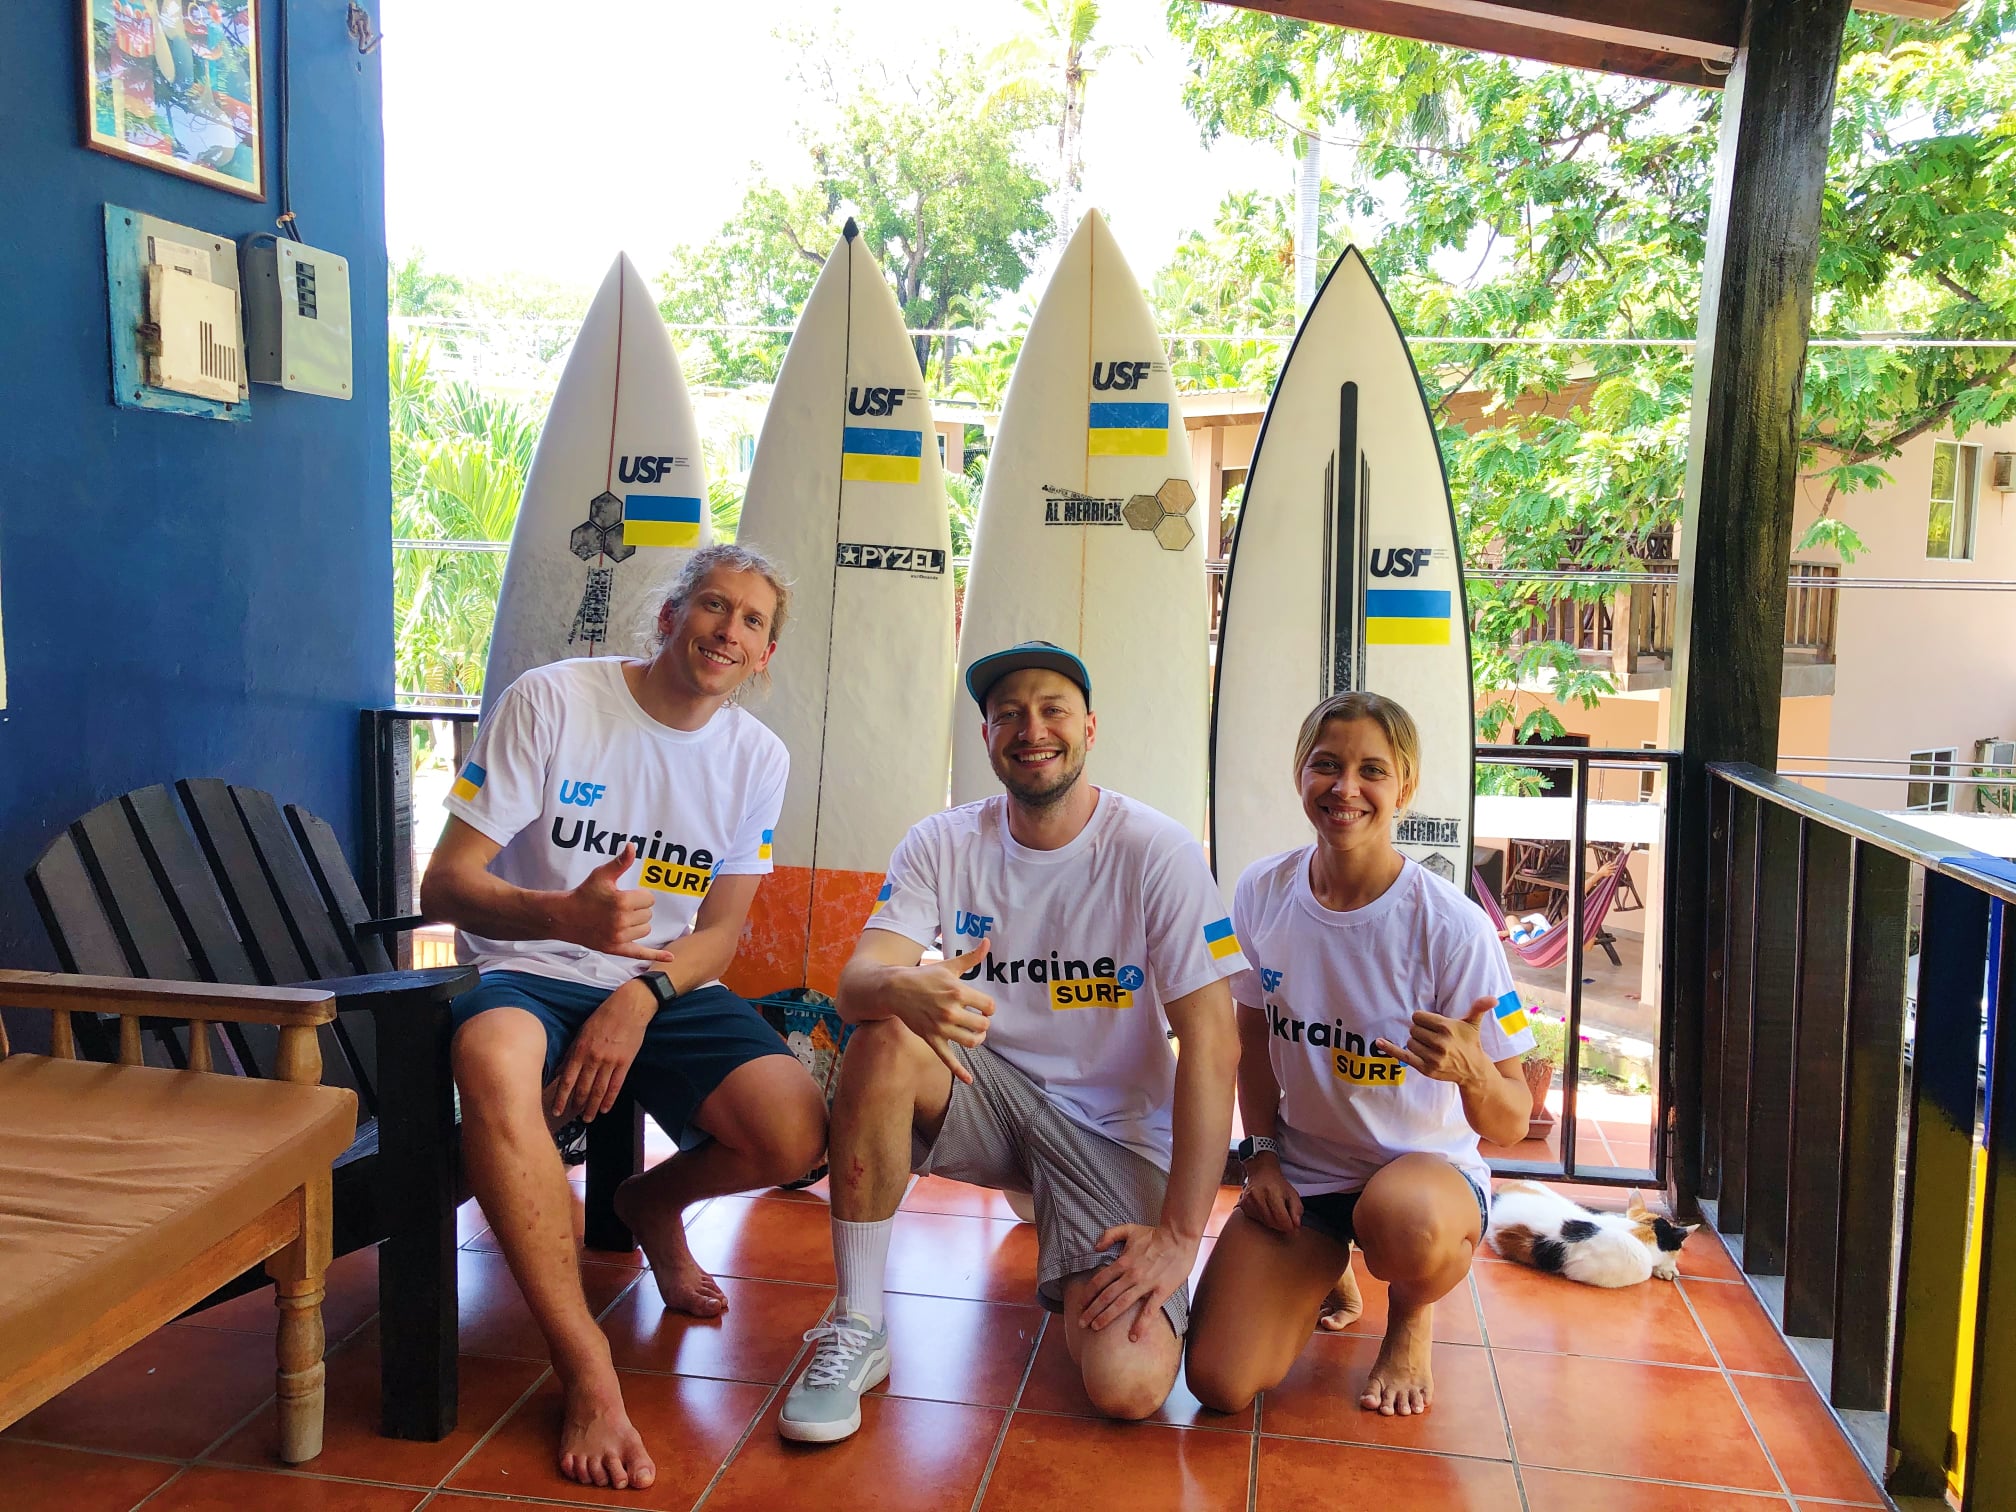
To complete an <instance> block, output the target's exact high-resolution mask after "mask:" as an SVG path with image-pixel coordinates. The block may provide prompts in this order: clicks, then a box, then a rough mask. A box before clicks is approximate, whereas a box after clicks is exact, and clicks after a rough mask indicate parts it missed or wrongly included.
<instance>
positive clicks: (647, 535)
mask: <svg viewBox="0 0 2016 1512" xmlns="http://www.w3.org/2000/svg"><path fill="white" fill-rule="evenodd" d="M700 509H701V503H700V500H698V499H695V498H686V497H683V496H680V495H675V494H625V495H624V496H623V544H624V545H625V546H698V545H699V544H700Z"/></svg>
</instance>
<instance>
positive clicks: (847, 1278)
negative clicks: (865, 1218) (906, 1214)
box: [833, 1217, 896, 1329]
mask: <svg viewBox="0 0 2016 1512" xmlns="http://www.w3.org/2000/svg"><path fill="white" fill-rule="evenodd" d="M895 1228H896V1220H895V1219H894V1218H893V1217H891V1218H884V1219H883V1220H882V1221H881V1222H880V1223H849V1222H847V1221H846V1220H845V1219H844V1218H835V1219H834V1220H833V1264H834V1266H835V1268H836V1269H838V1271H839V1272H840V1295H839V1298H838V1300H837V1301H836V1302H835V1303H834V1306H833V1312H834V1315H835V1316H836V1317H837V1316H839V1315H840V1314H842V1313H854V1314H856V1315H857V1316H859V1317H863V1318H866V1319H867V1320H868V1326H869V1328H871V1329H878V1328H880V1327H881V1326H882V1273H883V1272H884V1271H885V1270H886V1269H888V1265H889V1235H890V1234H891V1233H892V1232H893V1231H894V1230H895Z"/></svg>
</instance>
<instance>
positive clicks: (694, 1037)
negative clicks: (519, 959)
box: [449, 971, 791, 1149]
mask: <svg viewBox="0 0 2016 1512" xmlns="http://www.w3.org/2000/svg"><path fill="white" fill-rule="evenodd" d="M611 990H612V989H610V988H607V987H589V986H585V985H583V984H582V983H580V982H566V981H561V980H560V979H559V978H557V977H546V976H538V975H536V974H534V973H532V972H527V971H486V972H484V973H483V975H482V977H481V978H479V979H478V981H477V983H476V985H475V986H474V987H472V988H470V989H469V990H468V991H467V992H465V993H463V994H462V996H460V997H458V998H457V999H455V1001H454V1002H453V1003H451V1004H450V1005H449V1008H450V1011H451V1012H452V1013H453V1014H454V1020H455V1027H456V1028H457V1029H458V1030H459V1029H460V1028H461V1027H462V1026H463V1025H464V1024H466V1023H468V1022H469V1020H471V1019H472V1018H474V1017H476V1015H477V1014H479V1013H483V1012H485V1011H487V1010H489V1009H491V1008H522V1009H524V1010H525V1011H526V1012H527V1013H529V1014H531V1015H532V1016H533V1017H534V1018H536V1019H537V1020H539V1022H540V1024H541V1026H543V1027H544V1029H545V1030H546V1068H545V1071H544V1072H543V1073H542V1075H541V1077H540V1083H541V1085H542V1086H543V1085H545V1084H546V1083H549V1082H551V1081H552V1080H553V1076H554V1073H556V1072H557V1071H558V1070H559V1069H560V1062H561V1059H562V1058H563V1057H564V1056H565V1055H566V1053H567V1046H568V1044H569V1043H570V1042H571V1041H572V1040H573V1038H574V1036H575V1034H576V1033H577V1032H578V1031H579V1030H580V1028H581V1026H582V1024H584V1023H586V1022H587V1020H588V1016H589V1015H590V1014H591V1013H593V1012H594V1011H595V1010H596V1009H597V1008H600V1007H601V1006H602V1004H603V1002H604V1001H605V1000H606V999H607V998H608V996H609V993H610V991H611ZM790 1054H791V1047H790V1046H789V1045H787V1044H785V1043H784V1041H783V1040H782V1039H781V1038H780V1037H779V1036H778V1034H777V1031H776V1030H775V1029H772V1028H771V1027H770V1026H769V1025H768V1024H767V1023H765V1022H764V1021H763V1016H762V1015H761V1014H760V1013H758V1012H757V1011H756V1010H755V1009H754V1008H752V1007H750V1006H749V1004H747V1003H745V1002H744V1001H743V1000H742V999H741V998H739V997H737V996H736V995H735V994H734V993H732V992H730V991H729V990H728V989H727V988H726V987H722V986H718V985H716V986H712V987H696V988H694V989H693V990H692V991H691V992H682V993H681V994H680V995H679V996H678V997H676V998H674V999H673V1000H672V1001H671V1002H670V1003H668V1004H666V1005H665V1006H664V1007H663V1008H661V1009H659V1010H658V1013H657V1016H656V1017H655V1018H653V1019H652V1020H651V1025H650V1027H649V1028H648V1029H646V1030H645V1031H644V1043H643V1044H642V1045H641V1046H640V1047H639V1048H638V1051H637V1059H636V1060H634V1061H632V1062H631V1064H630V1072H629V1075H628V1076H626V1077H625V1078H624V1081H623V1085H624V1087H625V1088H626V1089H627V1090H628V1091H630V1092H631V1093H632V1094H634V1095H635V1097H636V1098H637V1101H638V1102H639V1103H641V1104H642V1105H643V1108H644V1111H645V1112H646V1113H649V1114H650V1115H651V1116H652V1117H653V1118H655V1119H657V1120H658V1127H659V1128H661V1129H663V1130H664V1131H665V1132H666V1133H667V1134H669V1135H671V1136H672V1138H673V1139H674V1140H675V1141H676V1142H677V1143H678V1145H679V1147H680V1148H681V1149H686V1148H688V1147H689V1146H692V1145H696V1144H702V1143H704V1142H705V1141H706V1139H707V1138H708V1135H707V1133H706V1131H705V1130H703V1129H700V1128H698V1127H696V1126H695V1125H694V1122H693V1119H694V1116H695V1115H696V1114H697V1113H698V1112H699V1111H700V1105H701V1104H702V1103H704V1102H705V1101H707V1099H708V1098H709V1097H711V1096H712V1095H713V1093H714V1089H715V1088H716V1087H718V1086H720V1085H721V1083H722V1082H724V1081H726V1080H727V1079H728V1073H729V1072H731V1071H733V1070H735V1069H736V1068H737V1067H739V1066H744V1065H747V1064H748V1063H749V1062H750V1061H752V1060H756V1059H758V1058H760V1057H762V1056H765V1055H790Z"/></svg>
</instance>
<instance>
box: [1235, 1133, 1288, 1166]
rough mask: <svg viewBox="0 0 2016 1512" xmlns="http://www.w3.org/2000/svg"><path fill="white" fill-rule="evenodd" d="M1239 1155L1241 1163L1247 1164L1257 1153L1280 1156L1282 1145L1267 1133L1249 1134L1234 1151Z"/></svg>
mask: <svg viewBox="0 0 2016 1512" xmlns="http://www.w3.org/2000/svg"><path fill="white" fill-rule="evenodd" d="M1232 1153H1233V1154H1235V1155H1237V1156H1238V1157H1239V1164H1241V1165H1245V1164H1246V1163H1247V1162H1248V1161H1249V1160H1251V1159H1252V1158H1253V1157H1254V1156H1255V1155H1273V1156H1277V1157H1278V1156H1279V1155H1280V1153H1281V1146H1280V1145H1278V1144H1276V1143H1275V1142H1274V1141H1273V1140H1271V1139H1269V1138H1268V1137H1267V1136H1266V1135H1265V1134H1248V1135H1247V1136H1246V1137H1245V1138H1244V1139H1242V1140H1240V1141H1239V1147H1238V1148H1237V1149H1236V1150H1234V1151H1233V1152H1232Z"/></svg>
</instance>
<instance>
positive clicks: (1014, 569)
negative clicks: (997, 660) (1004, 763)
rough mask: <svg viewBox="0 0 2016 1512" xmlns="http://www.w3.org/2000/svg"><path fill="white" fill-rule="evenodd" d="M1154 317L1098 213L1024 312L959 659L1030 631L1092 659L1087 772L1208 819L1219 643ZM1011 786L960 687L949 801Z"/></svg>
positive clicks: (983, 502)
mask: <svg viewBox="0 0 2016 1512" xmlns="http://www.w3.org/2000/svg"><path fill="white" fill-rule="evenodd" d="M1203 513H1204V511H1203V510H1202V509H1201V508H1200V507H1199V506H1198V505H1197V502H1196V491H1195V489H1194V488H1193V487H1192V486H1191V478H1190V442H1189V437H1188V435H1187V433H1186V432H1185V430H1184V427H1183V415H1182V411H1181V409H1180V408H1179V407H1178V405H1177V401H1176V383H1175V379H1174V378H1173V376H1172V375H1171V374H1170V371H1169V364H1168V362H1167V360H1166V353H1165V350H1164V347H1163V345H1162V340H1161V338H1160V337H1159V336H1158V335H1157V334H1156V331H1155V321H1154V317H1153V316H1152V315H1150V314H1149V312H1148V302H1147V301H1146V300H1145V299H1144V298H1143V297H1142V295H1141V286H1140V284H1139V282H1138V281H1137V280H1136V279H1135V277H1134V273H1133V270H1132V269H1130V268H1129V267H1128V266H1127V260H1126V258H1124V257H1123V256H1121V253H1120V247H1119V244H1118V243H1117V242H1116V241H1115V240H1114V238H1113V233H1112V232H1111V231H1110V230H1108V229H1107V226H1106V221H1105V218H1104V217H1103V216H1102V215H1101V214H1100V213H1099V212H1098V211H1096V210H1094V211H1092V212H1091V213H1090V214H1088V215H1087V216H1086V217H1085V219H1084V220H1083V221H1082V222H1080V223H1079V226H1078V229H1077V231H1076V232H1075V233H1074V234H1073V236H1072V238H1071V242H1070V245H1069V246H1068V247H1066V249H1065V251H1064V256H1063V258H1062V260H1061V261H1060V262H1059V263H1058V265H1057V271H1056V273H1055V274H1054V275H1052V277H1051V280H1050V285H1049V287H1048V288H1047V289H1046V290H1045V291H1044V294H1043V298H1042V301H1041V303H1040V304H1038V306H1037V308H1036V314H1035V316H1034V318H1033V319H1032V320H1031V321H1030V322H1029V332H1028V335H1027V337H1026V338H1025V339H1024V341H1023V343H1022V352H1021V356H1020V357H1019V358H1018V359H1017V361H1016V364H1015V372H1014V375H1013V376H1012V377H1011V378H1010V379H1009V382H1008V394H1007V398H1006V400H1005V402H1004V404H1003V408H1002V413H1001V427H1000V432H999V434H998V435H997V437H996V438H995V442H994V452H993V456H992V457H991V458H990V459H989V462H988V466H987V482H986V486H985V487H984V488H983V489H982V491H981V497H980V515H979V520H978V523H977V525H976V527H975V531H974V545H973V564H972V567H971V568H970V570H969V571H968V573H967V578H966V605H965V616H964V620H963V623H962V625H961V630H960V638H959V668H960V674H961V678H962V684H963V678H964V674H965V669H966V668H967V667H968V666H969V665H971V663H972V662H973V661H974V660H975V659H976V658H978V657H981V656H985V655H986V654H987V653H989V652H991V651H998V650H1000V649H1002V648H1003V647H1004V646H1009V645H1013V644H1014V643H1016V642H1017V641H1023V640H1047V641H1054V642H1055V643H1056V644H1058V645H1060V646H1063V647H1065V648H1066V649H1068V650H1071V651H1075V652H1076V653H1077V654H1078V655H1079V656H1080V657H1081V658H1083V659H1084V662H1085V666H1086V670H1087V671H1088V672H1090V674H1091V676H1092V707H1093V710H1094V712H1095V713H1096V714H1097V715H1098V733H1097V738H1096V743H1095V747H1094V749H1093V751H1092V754H1091V756H1090V757H1089V758H1088V759H1087V761H1086V766H1085V770H1086V775H1087V776H1088V777H1089V778H1090V780H1092V781H1093V782H1095V783H1098V784H1099V785H1100V786H1102V787H1111V788H1114V789H1117V790H1118V791H1120V792H1122V793H1125V794H1127V795H1128V796H1129V797H1131V798H1135V799H1138V800H1140V801H1141V802H1143V803H1146V804H1148V805H1150V806H1151V807H1154V808H1157V809H1160V810H1161V811H1162V812H1163V813H1165V814H1167V815H1169V816H1170V817H1171V818H1173V819H1176V820H1179V821H1180V822H1181V823H1183V824H1185V825H1187V826H1188V827H1189V828H1190V830H1191V832H1192V833H1194V834H1196V835H1198V836H1199V837H1200V838H1201V837H1202V835H1203V828H1204V798H1205V778H1206V773H1205V758H1206V719H1207V715H1206V699H1207V696H1208V692H1209V685H1210V663H1209V657H1210V648H1209V644H1208V641H1209V635H1208V626H1207V606H1206V603H1205V587H1204V532H1205V531H1206V530H1211V529H1215V528H1216V522H1215V521H1207V520H1205V519H1204V518H1203ZM999 791H1000V783H999V782H998V780H997V779H996V778H995V776H994V773H993V770H992V768H991V767H990V766H989V765H988V762H987V749H986V744H985V740H984V738H983V736H982V734H981V719H980V715H979V713H978V711H977V710H975V709H974V708H973V705H972V701H971V700H970V699H968V698H967V697H966V696H965V693H964V690H963V686H962V689H961V692H960V695H959V711H958V714H957V716H956V717H955V719H954V721H953V736H952V801H953V802H954V803H968V802H972V801H974V800H976V799H979V798H984V797H986V796H987V795H988V794H990V793H996V792H999Z"/></svg>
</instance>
